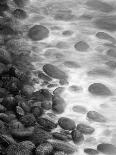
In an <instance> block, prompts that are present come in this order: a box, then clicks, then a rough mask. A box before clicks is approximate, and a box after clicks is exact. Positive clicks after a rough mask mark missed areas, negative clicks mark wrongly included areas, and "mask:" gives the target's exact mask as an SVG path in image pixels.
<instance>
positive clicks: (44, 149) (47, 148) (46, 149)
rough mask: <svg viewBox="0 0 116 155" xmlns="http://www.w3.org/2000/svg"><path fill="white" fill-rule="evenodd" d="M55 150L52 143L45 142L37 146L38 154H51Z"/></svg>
mask: <svg viewBox="0 0 116 155" xmlns="http://www.w3.org/2000/svg"><path fill="white" fill-rule="evenodd" d="M52 151H53V147H52V145H51V144H50V143H44V144H40V145H39V146H38V147H37V148H36V151H35V152H36V155H49V154H51V153H52Z"/></svg>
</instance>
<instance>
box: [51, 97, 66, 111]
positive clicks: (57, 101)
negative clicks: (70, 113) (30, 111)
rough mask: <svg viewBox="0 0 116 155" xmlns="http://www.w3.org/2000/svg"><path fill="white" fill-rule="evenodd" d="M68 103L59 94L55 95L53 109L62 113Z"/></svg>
mask: <svg viewBox="0 0 116 155" xmlns="http://www.w3.org/2000/svg"><path fill="white" fill-rule="evenodd" d="M65 107H66V103H65V101H64V99H63V98H62V97H60V96H59V95H54V96H53V98H52V110H53V111H54V112H55V113H57V114H62V113H63V112H64V111H65Z"/></svg>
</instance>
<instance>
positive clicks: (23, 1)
mask: <svg viewBox="0 0 116 155" xmlns="http://www.w3.org/2000/svg"><path fill="white" fill-rule="evenodd" d="M13 1H14V3H15V4H16V5H17V6H18V7H20V8H22V7H24V6H26V5H27V4H28V3H29V0H20V1H19V0H13Z"/></svg>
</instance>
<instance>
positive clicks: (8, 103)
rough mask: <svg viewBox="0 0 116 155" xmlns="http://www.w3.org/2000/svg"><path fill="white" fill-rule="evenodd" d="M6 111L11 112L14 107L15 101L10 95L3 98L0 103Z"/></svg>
mask: <svg viewBox="0 0 116 155" xmlns="http://www.w3.org/2000/svg"><path fill="white" fill-rule="evenodd" d="M1 104H2V105H3V106H5V107H6V108H7V109H8V110H12V109H14V108H15V107H16V100H15V98H14V97H13V96H12V95H8V96H6V97H4V98H3V100H2V103H1Z"/></svg>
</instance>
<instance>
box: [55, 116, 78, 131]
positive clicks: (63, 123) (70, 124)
mask: <svg viewBox="0 0 116 155" xmlns="http://www.w3.org/2000/svg"><path fill="white" fill-rule="evenodd" d="M58 124H59V126H60V127H61V128H63V129H64V130H73V129H75V128H76V124H75V122H74V121H73V120H72V119H70V118H67V117H61V118H60V119H59V120H58Z"/></svg>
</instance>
